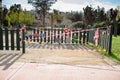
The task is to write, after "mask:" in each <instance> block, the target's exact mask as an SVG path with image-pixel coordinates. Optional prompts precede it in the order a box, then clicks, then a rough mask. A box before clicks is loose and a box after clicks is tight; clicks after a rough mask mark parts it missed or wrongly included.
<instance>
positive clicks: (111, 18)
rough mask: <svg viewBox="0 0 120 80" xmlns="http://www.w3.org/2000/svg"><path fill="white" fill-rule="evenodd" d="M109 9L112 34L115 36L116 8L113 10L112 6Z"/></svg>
mask: <svg viewBox="0 0 120 80" xmlns="http://www.w3.org/2000/svg"><path fill="white" fill-rule="evenodd" d="M109 11H110V21H111V22H113V27H114V36H117V21H116V17H117V13H118V10H117V9H115V10H114V9H113V8H111V9H110V10H109Z"/></svg>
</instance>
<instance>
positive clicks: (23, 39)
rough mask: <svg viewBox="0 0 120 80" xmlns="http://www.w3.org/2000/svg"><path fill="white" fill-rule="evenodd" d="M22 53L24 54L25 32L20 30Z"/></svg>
mask: <svg viewBox="0 0 120 80" xmlns="http://www.w3.org/2000/svg"><path fill="white" fill-rule="evenodd" d="M22 53H25V31H24V30H22Z"/></svg>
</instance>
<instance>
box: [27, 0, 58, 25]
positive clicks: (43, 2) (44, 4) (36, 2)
mask: <svg viewBox="0 0 120 80" xmlns="http://www.w3.org/2000/svg"><path fill="white" fill-rule="evenodd" d="M56 1H57V0H28V3H30V4H32V5H33V6H34V7H35V9H36V12H37V13H38V15H39V16H40V18H41V21H42V26H43V27H45V17H46V14H47V11H48V10H50V7H51V5H52V4H54V3H55V2H56Z"/></svg>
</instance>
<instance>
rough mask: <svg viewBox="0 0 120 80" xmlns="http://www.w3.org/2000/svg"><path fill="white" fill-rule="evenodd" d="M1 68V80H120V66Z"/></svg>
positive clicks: (25, 64) (27, 66) (23, 64)
mask: <svg viewBox="0 0 120 80" xmlns="http://www.w3.org/2000/svg"><path fill="white" fill-rule="evenodd" d="M3 68H4V66H0V80H120V65H116V66H98V65H61V64H39V63H25V62H22V63H19V62H17V63H14V64H13V65H12V66H10V67H9V68H8V69H7V70H3Z"/></svg>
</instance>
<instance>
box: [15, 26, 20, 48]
mask: <svg viewBox="0 0 120 80" xmlns="http://www.w3.org/2000/svg"><path fill="white" fill-rule="evenodd" d="M19 34H20V33H19V28H18V29H17V30H16V44H17V50H20V35H19Z"/></svg>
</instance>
